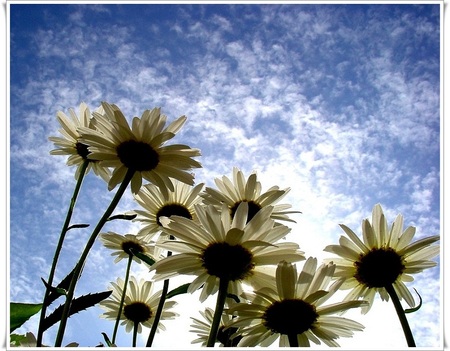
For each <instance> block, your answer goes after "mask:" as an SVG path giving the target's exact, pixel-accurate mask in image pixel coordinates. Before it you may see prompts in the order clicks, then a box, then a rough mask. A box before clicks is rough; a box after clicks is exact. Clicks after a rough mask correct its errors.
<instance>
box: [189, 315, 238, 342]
mask: <svg viewBox="0 0 450 351" xmlns="http://www.w3.org/2000/svg"><path fill="white" fill-rule="evenodd" d="M200 314H201V316H202V317H203V318H202V319H198V318H193V317H191V319H192V321H193V323H192V324H191V328H192V329H191V330H190V331H191V332H194V333H197V336H198V338H197V339H195V340H193V341H192V342H191V344H195V343H201V344H202V346H206V343H207V341H208V336H209V332H210V329H211V325H212V323H213V317H214V311H213V310H212V309H211V308H209V307H207V308H206V309H205V310H204V311H200ZM231 320H232V317H231V316H230V315H228V314H226V313H224V314H222V316H221V324H220V326H219V331H218V333H217V341H218V342H220V343H221V346H225V347H236V346H237V344H238V343H239V340H241V337H240V336H234V338H233V339H230V336H231V335H233V334H236V332H237V330H238V329H237V328H226V326H227V325H228V324H229V323H230V322H231ZM225 328H226V329H225Z"/></svg>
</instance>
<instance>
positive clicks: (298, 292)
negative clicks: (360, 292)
mask: <svg viewBox="0 0 450 351" xmlns="http://www.w3.org/2000/svg"><path fill="white" fill-rule="evenodd" d="M316 268H317V259H315V258H311V257H310V258H308V260H307V261H306V262H305V265H304V267H303V270H302V272H301V273H300V275H298V276H297V270H296V267H295V265H292V264H291V263H289V262H286V261H281V262H280V263H279V264H278V268H277V271H276V288H275V289H274V288H271V287H265V288H262V289H260V290H257V291H255V292H254V293H250V294H247V296H248V297H250V299H251V303H241V304H237V305H235V306H233V307H231V308H230V309H228V313H232V314H234V315H237V318H235V319H233V320H232V321H231V322H230V323H229V324H228V326H229V327H235V328H236V327H237V328H240V329H239V332H240V333H241V335H242V340H241V341H240V342H239V344H238V346H257V345H261V346H270V345H271V344H272V343H273V342H274V341H275V340H276V339H278V338H280V341H279V343H280V346H290V341H291V340H292V339H294V340H296V343H298V346H310V341H312V342H314V343H315V344H318V345H319V344H320V342H321V341H322V342H323V343H325V344H326V345H328V346H339V345H338V343H337V342H336V341H335V339H337V338H339V337H344V336H345V337H348V336H352V335H353V331H358V330H362V329H363V328H364V327H363V326H362V325H361V324H359V323H357V322H355V321H353V320H350V319H347V318H343V317H338V316H332V315H333V314H336V313H340V312H342V311H345V310H347V309H350V308H355V307H360V306H362V305H364V304H366V302H365V301H347V302H339V303H334V304H330V305H326V306H323V303H324V302H325V301H326V300H328V299H329V298H330V297H331V296H332V295H333V294H334V293H335V292H336V291H337V290H338V288H339V285H340V284H341V282H340V281H337V282H335V283H334V284H333V285H331V286H330V287H328V285H329V283H330V281H331V278H332V276H333V272H334V270H335V265H334V264H322V265H321V266H320V267H319V268H318V269H317V270H316ZM232 337H233V336H232Z"/></svg>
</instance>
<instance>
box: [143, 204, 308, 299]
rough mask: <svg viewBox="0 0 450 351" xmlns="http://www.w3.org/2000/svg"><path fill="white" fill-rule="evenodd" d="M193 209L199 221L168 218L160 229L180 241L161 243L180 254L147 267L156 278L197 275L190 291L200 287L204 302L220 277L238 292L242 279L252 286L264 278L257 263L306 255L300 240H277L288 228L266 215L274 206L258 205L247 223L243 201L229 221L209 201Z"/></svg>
mask: <svg viewBox="0 0 450 351" xmlns="http://www.w3.org/2000/svg"><path fill="white" fill-rule="evenodd" d="M194 207H195V211H196V213H197V216H198V218H199V223H197V222H194V221H191V220H189V219H187V218H184V217H178V216H172V217H171V218H170V220H168V222H167V223H166V224H165V228H164V232H165V233H166V234H169V235H172V236H174V237H175V238H176V239H178V240H168V241H165V242H162V243H160V244H159V245H160V246H161V247H163V248H165V249H168V250H172V251H174V252H178V253H179V254H175V255H173V256H170V257H167V258H165V259H163V260H161V261H159V262H156V263H155V264H154V265H153V266H152V267H151V270H154V271H155V272H156V275H155V279H167V278H170V277H173V276H176V275H178V274H188V275H196V276H197V278H196V279H195V280H194V281H193V282H192V283H191V284H190V285H189V289H188V292H191V293H192V292H195V291H196V290H197V289H199V288H200V287H201V286H202V285H203V289H202V292H201V295H200V301H202V302H203V301H204V300H205V299H206V298H207V297H208V296H209V295H212V294H215V293H216V292H217V291H218V289H219V280H222V281H226V282H229V287H228V293H231V294H234V295H236V296H239V295H240V294H241V293H242V288H241V283H242V282H244V281H245V282H249V283H250V284H252V285H255V286H260V285H262V284H264V283H265V282H266V280H265V279H266V278H265V274H264V273H263V271H260V270H258V268H259V267H260V266H266V265H276V264H277V263H278V262H280V261H281V260H283V259H286V260H290V261H300V260H303V259H304V255H303V252H301V251H299V246H298V244H296V243H288V242H283V243H276V242H277V241H278V240H279V239H281V238H284V237H285V236H286V234H287V233H289V231H290V228H288V227H286V226H284V225H278V226H274V223H275V222H274V220H273V219H271V217H270V216H271V213H272V210H273V207H272V206H266V207H264V208H262V209H261V210H260V211H259V212H258V213H257V214H256V215H255V216H254V217H253V218H252V220H251V221H250V222H248V223H247V214H248V207H249V206H248V204H247V203H246V202H243V203H242V204H241V205H240V206H239V207H238V210H237V211H236V214H235V216H234V218H233V220H232V221H231V218H230V216H229V215H228V213H227V211H226V210H225V211H218V210H217V209H216V208H215V207H214V206H212V205H210V206H207V207H202V206H201V205H195V206H194ZM231 257H232V259H230V258H231ZM260 277H261V280H259V279H260ZM258 280H259V281H258Z"/></svg>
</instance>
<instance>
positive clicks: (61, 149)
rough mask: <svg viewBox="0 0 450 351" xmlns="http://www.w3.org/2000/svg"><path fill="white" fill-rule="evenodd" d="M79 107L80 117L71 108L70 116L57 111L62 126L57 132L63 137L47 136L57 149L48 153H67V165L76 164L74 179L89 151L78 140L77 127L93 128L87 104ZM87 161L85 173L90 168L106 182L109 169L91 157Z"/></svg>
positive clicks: (77, 176) (78, 174)
mask: <svg viewBox="0 0 450 351" xmlns="http://www.w3.org/2000/svg"><path fill="white" fill-rule="evenodd" d="M79 109H80V117H78V116H77V114H76V112H75V111H74V110H73V109H69V113H70V118H69V117H68V116H67V115H66V114H65V113H64V112H62V111H58V112H57V113H56V118H57V119H58V122H59V124H61V127H62V128H61V129H60V130H59V132H60V133H61V134H62V135H63V137H62V138H61V137H49V138H48V139H49V140H50V141H53V143H54V144H55V146H57V147H58V148H57V149H54V150H52V151H50V154H52V155H69V158H68V159H67V165H68V166H73V165H77V170H76V172H75V179H78V178H79V176H80V171H81V166H82V164H83V163H84V161H85V160H87V159H88V155H89V153H90V152H89V150H88V147H87V145H86V144H84V143H82V142H81V141H80V138H81V135H80V133H79V131H78V128H79V127H84V128H87V129H92V130H94V129H95V127H94V126H93V124H92V118H91V112H90V110H89V108H88V106H87V105H86V104H85V103H84V102H82V103H81V104H80V108H79ZM89 161H90V162H89V164H88V167H87V169H86V173H88V172H89V170H90V169H92V170H93V171H94V173H95V174H96V175H98V176H100V177H102V179H103V180H104V181H106V182H108V181H109V178H110V176H111V175H110V171H109V169H108V168H106V167H103V166H101V165H100V164H99V162H98V161H97V160H95V159H93V158H89Z"/></svg>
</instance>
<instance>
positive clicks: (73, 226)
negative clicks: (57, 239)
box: [66, 224, 89, 232]
mask: <svg viewBox="0 0 450 351" xmlns="http://www.w3.org/2000/svg"><path fill="white" fill-rule="evenodd" d="M87 227H89V224H73V225H71V226H70V227H69V228H67V230H66V232H68V231H69V230H71V229H76V228H87Z"/></svg>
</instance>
